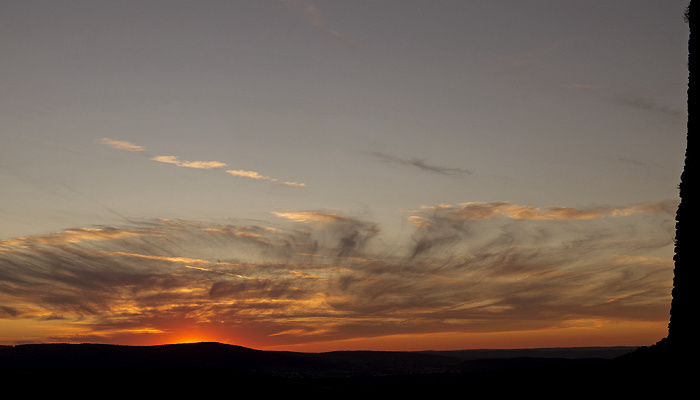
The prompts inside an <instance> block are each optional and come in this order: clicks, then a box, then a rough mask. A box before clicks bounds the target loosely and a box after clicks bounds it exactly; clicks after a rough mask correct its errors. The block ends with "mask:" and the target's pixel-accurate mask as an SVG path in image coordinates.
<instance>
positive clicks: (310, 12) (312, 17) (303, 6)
mask: <svg viewBox="0 0 700 400" xmlns="http://www.w3.org/2000/svg"><path fill="white" fill-rule="evenodd" d="M282 2H283V3H284V4H286V5H287V6H289V7H291V8H293V9H294V10H296V11H297V12H299V13H301V15H303V16H304V19H306V21H307V22H308V23H309V24H311V25H313V26H315V27H316V28H319V29H321V30H323V31H324V32H326V33H327V34H329V35H331V36H334V37H335V38H337V39H339V40H341V41H342V42H344V43H345V44H347V45H350V46H355V45H356V44H357V42H356V41H355V40H353V39H351V38H349V37H348V36H347V35H345V34H343V33H342V32H340V31H338V30H336V29H332V28H329V27H328V24H327V23H326V21H325V18H324V17H323V15H322V13H321V11H320V10H319V9H318V7H316V5H315V4H314V3H313V2H312V1H310V0H282Z"/></svg>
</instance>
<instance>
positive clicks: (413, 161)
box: [370, 151, 472, 175]
mask: <svg viewBox="0 0 700 400" xmlns="http://www.w3.org/2000/svg"><path fill="white" fill-rule="evenodd" d="M370 154H371V155H372V156H374V157H376V158H378V159H380V160H382V161H386V162H391V163H396V164H401V165H407V166H411V167H416V168H418V169H421V170H423V171H427V172H432V173H437V174H443V175H454V174H471V173H472V172H471V171H469V170H466V169H462V168H454V167H445V166H439V165H434V164H428V163H426V162H425V161H424V160H421V159H418V158H410V159H405V158H400V157H396V156H392V155H390V154H386V153H382V152H378V151H372V152H370Z"/></svg>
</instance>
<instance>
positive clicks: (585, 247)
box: [0, 203, 672, 351]
mask: <svg viewBox="0 0 700 400" xmlns="http://www.w3.org/2000/svg"><path fill="white" fill-rule="evenodd" d="M504 204H505V203H493V204H484V203H479V204H478V210H477V209H476V208H475V206H474V205H473V204H465V205H461V206H458V207H449V206H439V207H434V208H424V209H423V210H421V211H419V212H416V213H414V214H413V215H411V216H409V218H410V217H418V218H420V219H421V221H422V223H421V224H415V229H416V230H415V231H414V232H413V233H412V234H411V236H410V238H409V239H407V240H406V242H405V243H402V244H399V245H396V246H389V245H387V244H386V243H385V242H384V241H382V240H380V236H381V229H379V227H378V226H377V224H375V223H372V222H370V221H363V220H359V219H356V218H353V217H348V216H343V215H339V214H333V213H325V212H313V211H311V212H309V211H307V212H293V211H289V212H280V213H277V214H276V215H277V216H279V217H281V220H284V221H283V222H282V223H281V224H279V225H277V226H238V225H222V224H211V223H205V222H194V221H167V220H153V221H145V222H143V223H140V224H135V225H134V226H128V227H114V228H109V229H106V228H101V229H73V230H68V231H63V232H57V233H55V234H51V235H43V236H35V237H18V238H13V239H8V240H4V241H1V242H0V271H1V274H2V275H1V276H0V328H2V329H0V332H3V333H2V335H3V336H2V337H0V341H1V342H3V343H8V344H10V343H20V342H37V341H38V342H44V341H62V342H73V341H77V342H107V343H123V344H160V343H174V342H192V341H220V342H225V343H232V344H239V345H244V346H250V347H256V348H270V349H272V348H275V349H283V348H286V349H296V350H304V351H319V350H333V349H350V348H365V349H393V350H398V349H445V348H470V347H471V348H474V347H499V348H508V347H546V346H575V345H624V344H629V345H643V344H650V343H653V342H654V341H656V340H658V339H660V338H661V337H663V336H664V333H665V328H666V325H667V320H668V310H669V305H670V289H671V281H672V259H671V255H672V232H671V227H672V224H671V223H670V221H672V215H671V213H669V212H666V210H668V209H669V207H668V205H661V204H656V205H644V206H634V207H626V208H620V209H613V208H611V209H605V211H601V210H597V211H595V212H594V211H592V210H571V209H567V210H566V212H565V213H564V214H565V215H567V216H569V217H567V218H564V217H559V218H556V219H551V218H542V216H543V215H544V213H545V212H555V213H559V215H561V214H562V211H561V210H560V209H557V210H553V209H552V210H549V211H547V210H544V211H543V210H540V211H537V210H533V209H528V208H520V212H519V213H517V214H513V213H512V210H515V209H517V207H513V206H512V205H504ZM507 210H511V211H508V212H506V211H507ZM523 212H525V213H523ZM523 215H529V216H535V217H537V218H524V217H522V216H523ZM519 216H520V217H519Z"/></svg>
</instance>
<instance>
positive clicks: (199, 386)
mask: <svg viewBox="0 0 700 400" xmlns="http://www.w3.org/2000/svg"><path fill="white" fill-rule="evenodd" d="M651 352H654V353H658V352H656V351H655V350H653V349H652V348H634V347H593V348H561V349H519V350H462V351H421V352H393V351H334V352H326V353H297V352H284V351H262V350H254V349H250V348H246V347H240V346H234V345H227V344H222V343H193V344H174V345H161V346H118V345H103V344H32V345H18V346H4V347H0V376H2V378H1V379H2V380H4V381H5V382H7V383H11V384H13V385H19V386H22V387H28V388H32V390H34V391H35V392H37V391H45V392H46V393H56V391H57V390H58V391H60V390H61V389H66V388H80V387H83V388H84V387H99V388H102V389H100V390H104V388H109V391H110V392H111V393H118V392H121V393H122V394H128V393H134V392H143V391H150V392H152V393H159V394H164V393H170V394H202V393H203V392H207V391H211V393H215V392H216V391H218V390H224V389H226V388H230V389H236V390H242V389H246V390H248V389H256V390H262V391H264V392H265V393H276V394H282V393H284V394H289V393H294V392H297V393H305V394H311V393H321V394H322V393H326V394H334V395H340V394H353V393H354V394H360V393H370V392H371V393H379V392H384V393H387V394H388V393H393V394H398V393H404V394H417V393H433V394H435V393H438V392H441V391H447V390H457V389H459V390H462V391H466V390H472V391H480V392H483V391H488V392H493V393H501V394H507V393H511V394H515V393H539V394H544V393H547V392H550V393H553V394H554V393H556V391H558V390H561V389H562V388H566V387H568V388H577V389H576V391H577V392H578V393H583V392H589V393H594V392H596V391H598V390H605V391H606V392H608V393H610V392H611V391H613V390H624V393H632V392H631V390H633V388H636V389H640V388H641V387H642V386H640V385H639V383H640V382H642V383H643V384H644V385H643V387H644V391H643V392H644V393H648V390H651V389H654V388H655V387H656V386H657V384H658V385H660V386H662V387H666V386H667V385H668V380H669V379H671V378H672V377H673V376H675V375H674V374H675V373H676V369H675V368H673V367H672V365H673V364H672V363H670V362H669V360H668V359H665V358H664V357H666V356H665V354H666V353H659V354H663V355H661V356H655V357H649V354H650V353H651ZM642 353H644V354H642ZM640 354H642V355H643V356H644V357H641V358H640V356H639V355H640ZM630 383H633V384H632V385H630ZM654 383H656V384H654ZM6 386H7V385H6ZM71 390H72V389H71Z"/></svg>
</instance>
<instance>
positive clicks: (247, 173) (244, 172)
mask: <svg viewBox="0 0 700 400" xmlns="http://www.w3.org/2000/svg"><path fill="white" fill-rule="evenodd" d="M226 172H228V173H229V174H231V175H233V176H240V177H243V178H250V179H256V180H263V181H270V182H274V183H279V184H280V185H286V186H294V187H305V186H306V184H304V183H299V182H285V181H280V180H279V179H277V178H271V177H269V176H265V175H260V174H259V173H258V172H255V171H247V170H244V169H236V170H233V169H232V170H227V171H226Z"/></svg>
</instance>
